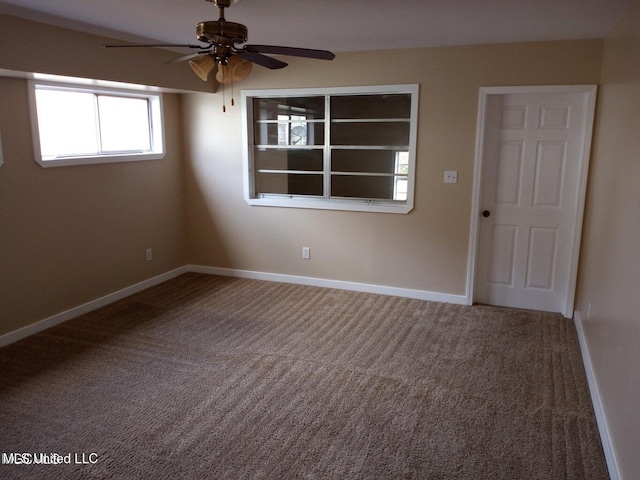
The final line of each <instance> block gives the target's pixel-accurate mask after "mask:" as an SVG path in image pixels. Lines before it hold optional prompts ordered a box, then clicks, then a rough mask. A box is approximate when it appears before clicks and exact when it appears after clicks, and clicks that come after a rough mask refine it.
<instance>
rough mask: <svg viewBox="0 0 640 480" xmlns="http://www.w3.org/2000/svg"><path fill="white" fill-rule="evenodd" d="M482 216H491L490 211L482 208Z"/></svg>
mask: <svg viewBox="0 0 640 480" xmlns="http://www.w3.org/2000/svg"><path fill="white" fill-rule="evenodd" d="M482 216H483V217H484V218H487V217H490V216H491V212H490V211H489V210H484V211H483V212H482Z"/></svg>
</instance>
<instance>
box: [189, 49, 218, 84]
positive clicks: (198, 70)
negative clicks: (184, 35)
mask: <svg viewBox="0 0 640 480" xmlns="http://www.w3.org/2000/svg"><path fill="white" fill-rule="evenodd" d="M189 66H190V67H191V70H193V71H194V72H195V74H196V75H198V77H200V78H201V79H202V80H203V81H204V82H206V81H207V78H208V77H209V73H211V70H213V67H215V66H216V62H215V60H214V59H213V57H212V56H211V55H209V54H206V55H201V56H200V57H197V58H195V59H193V60H189Z"/></svg>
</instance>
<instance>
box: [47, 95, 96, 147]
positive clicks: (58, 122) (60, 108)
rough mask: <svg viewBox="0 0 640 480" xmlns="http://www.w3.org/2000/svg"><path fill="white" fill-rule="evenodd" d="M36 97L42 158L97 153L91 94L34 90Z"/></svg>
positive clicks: (94, 117) (92, 97)
mask: <svg viewBox="0 0 640 480" xmlns="http://www.w3.org/2000/svg"><path fill="white" fill-rule="evenodd" d="M35 94H36V111H37V113H38V131H39V133H40V150H41V155H42V158H43V159H47V158H49V159H51V158H54V157H56V156H70V155H95V154H96V153H97V152H98V134H97V126H96V115H95V103H94V96H93V94H92V93H83V92H68V91H61V90H47V89H36V91H35Z"/></svg>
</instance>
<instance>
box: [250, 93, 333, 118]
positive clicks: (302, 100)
mask: <svg viewBox="0 0 640 480" xmlns="http://www.w3.org/2000/svg"><path fill="white" fill-rule="evenodd" d="M278 115H304V116H305V117H306V118H308V119H309V120H318V119H324V96H316V97H276V98H254V99H253V119H254V121H257V120H277V119H278Z"/></svg>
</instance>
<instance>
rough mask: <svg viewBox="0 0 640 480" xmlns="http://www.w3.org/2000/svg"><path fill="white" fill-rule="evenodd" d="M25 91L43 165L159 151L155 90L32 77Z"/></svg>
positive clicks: (148, 156)
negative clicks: (28, 92)
mask: <svg viewBox="0 0 640 480" xmlns="http://www.w3.org/2000/svg"><path fill="white" fill-rule="evenodd" d="M30 94H31V103H32V106H31V111H32V117H33V128H34V132H33V136H34V139H33V141H34V147H35V151H36V161H38V163H40V165H42V166H43V167H51V166H64V165H81V164H87V163H111V162H126V161H135V160H154V159H158V158H162V157H163V156H164V141H163V129H162V111H161V98H162V97H161V95H160V94H148V93H143V92H138V91H129V90H120V89H107V88H95V87H93V86H87V85H70V84H60V83H48V82H36V81H31V82H30Z"/></svg>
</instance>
